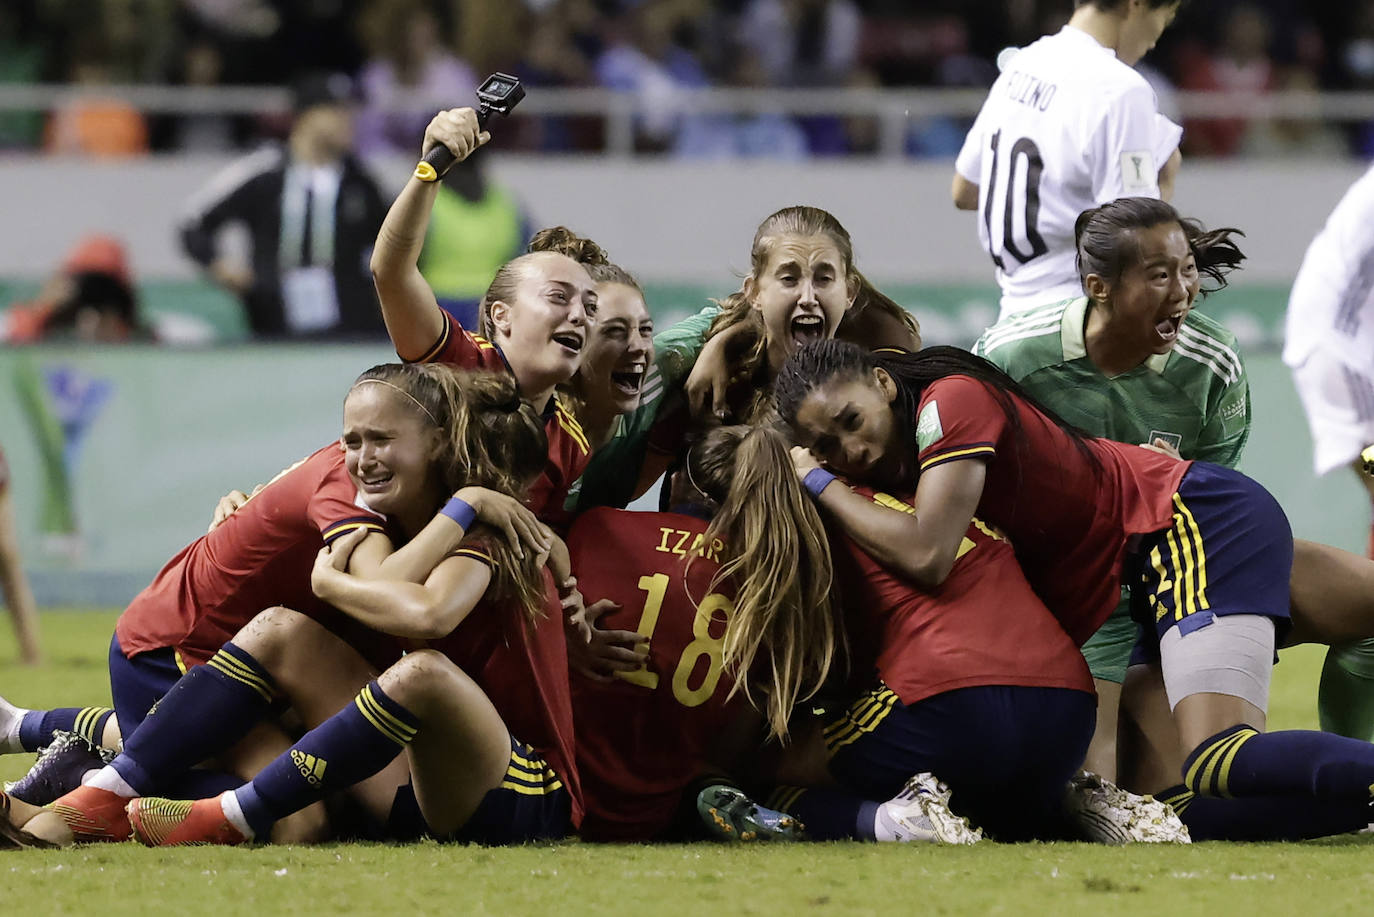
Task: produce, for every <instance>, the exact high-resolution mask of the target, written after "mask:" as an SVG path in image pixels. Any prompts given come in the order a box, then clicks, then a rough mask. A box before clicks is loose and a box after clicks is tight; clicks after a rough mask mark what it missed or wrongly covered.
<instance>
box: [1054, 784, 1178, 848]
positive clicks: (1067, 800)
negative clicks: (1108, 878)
mask: <svg viewBox="0 0 1374 917" xmlns="http://www.w3.org/2000/svg"><path fill="white" fill-rule="evenodd" d="M1064 810H1065V812H1066V814H1067V815H1068V816H1069V819H1070V821H1072V822H1073V824H1074V826H1075V827H1076V828H1077V829H1078V831H1079V832H1080V833H1081V834H1082V836H1083V839H1084V840H1088V841H1093V842H1094V843H1098V844H1191V843H1192V842H1193V841H1192V838H1191V837H1189V836H1188V827H1187V826H1186V825H1184V824H1183V822H1182V821H1180V820H1179V817H1178V816H1177V815H1175V814H1174V810H1173V809H1172V808H1171V807H1170V806H1169V805H1168V803H1163V802H1160V801H1159V800H1157V799H1155V798H1154V797H1153V796H1138V795H1136V794H1135V793H1131V792H1128V791H1126V790H1123V789H1121V787H1119V786H1117V785H1116V784H1114V783H1112V782H1111V781H1109V780H1104V779H1103V778H1101V777H1099V776H1097V775H1096V774H1090V773H1088V772H1086V771H1084V772H1083V773H1080V774H1079V775H1078V776H1076V777H1074V778H1073V779H1072V780H1070V781H1069V787H1068V790H1067V791H1066V792H1065V794H1064Z"/></svg>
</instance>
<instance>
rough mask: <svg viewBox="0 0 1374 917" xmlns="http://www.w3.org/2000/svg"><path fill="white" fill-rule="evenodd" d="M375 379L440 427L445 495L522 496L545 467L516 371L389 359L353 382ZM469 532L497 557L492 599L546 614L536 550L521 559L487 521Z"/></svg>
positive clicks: (539, 423) (543, 444)
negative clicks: (476, 491)
mask: <svg viewBox="0 0 1374 917" xmlns="http://www.w3.org/2000/svg"><path fill="white" fill-rule="evenodd" d="M369 382H380V383H383V384H385V385H387V386H390V387H391V388H395V389H399V390H400V391H401V393H402V394H404V395H406V396H408V398H409V401H408V402H407V403H410V404H412V406H413V407H414V408H415V409H416V413H417V414H419V415H420V416H421V417H422V419H423V420H425V421H426V422H427V423H429V424H432V425H433V426H436V427H438V429H439V432H440V434H441V436H442V437H443V439H442V442H443V446H442V448H441V451H440V454H439V456H438V458H437V459H436V462H435V468H434V471H435V473H436V474H437V475H438V477H439V479H440V481H441V482H442V484H443V487H444V490H445V491H446V492H447V493H450V494H451V493H454V492H455V491H457V490H459V489H461V488H463V487H485V488H487V489H488V490H494V491H497V492H499V493H503V494H506V495H508V496H511V497H514V498H516V499H517V500H519V499H523V498H524V496H525V493H526V491H528V490H529V487H530V485H531V484H532V483H534V480H535V479H536V478H537V477H538V476H539V475H540V474H541V473H542V472H543V470H544V466H545V464H546V462H547V461H548V449H549V446H548V438H547V435H546V434H545V432H544V419H543V418H542V417H540V416H539V412H538V411H536V410H535V409H534V407H533V406H532V405H530V404H528V403H527V402H525V401H522V400H521V399H520V390H519V388H518V387H517V385H516V382H515V377H514V376H512V375H511V374H510V373H492V372H481V371H473V370H460V369H455V368H454V367H452V366H447V365H444V364H441V363H424V364H417V363H383V364H381V365H380V366H374V367H372V368H371V369H369V370H367V371H366V372H364V373H363V374H362V375H361V376H359V377H358V379H357V381H355V382H354V383H353V387H354V388H356V387H358V386H359V385H364V384H367V383H369ZM350 391H351V389H350ZM435 511H436V512H437V511H438V507H435ZM469 538H471V539H473V540H480V541H481V542H482V544H483V546H484V547H485V548H486V549H487V550H488V552H489V553H490V554H491V556H492V559H493V560H494V561H496V569H495V571H493V574H492V587H491V589H492V595H493V597H494V598H498V599H506V600H511V601H515V602H518V603H519V604H520V606H521V607H522V608H523V609H524V611H525V612H526V614H527V615H529V616H530V618H531V619H537V618H538V617H540V616H542V614H543V610H544V578H543V572H542V571H541V570H540V569H539V568H538V567H536V566H534V564H533V561H534V556H533V553H532V552H529V551H527V552H525V557H524V558H523V559H521V558H519V557H517V556H516V555H515V553H514V551H513V550H512V549H511V547H510V544H509V542H507V541H506V539H505V537H504V535H501V534H499V533H496V532H493V531H491V530H490V529H486V528H485V527H478V526H474V528H473V530H472V531H469V532H468V537H467V538H465V539H464V541H467V540H468V539H469Z"/></svg>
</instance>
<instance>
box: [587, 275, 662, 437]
mask: <svg viewBox="0 0 1374 917" xmlns="http://www.w3.org/2000/svg"><path fill="white" fill-rule="evenodd" d="M587 272H588V273H589V274H591V277H592V280H593V281H594V282H595V283H596V322H595V323H594V325H593V326H592V328H591V330H590V332H589V333H588V336H587V346H586V349H585V351H584V352H583V355H582V366H581V368H580V369H578V371H577V375H576V376H574V377H573V379H572V382H571V383H570V385H569V390H570V391H571V392H572V394H573V396H574V398H575V400H576V402H577V411H576V413H577V417H578V419H579V421H581V423H582V429H583V431H584V432H585V433H586V435H587V442H588V443H589V444H590V445H591V449H592V452H593V454H595V452H596V451H597V450H598V449H600V448H601V447H602V446H604V445H605V444H606V443H607V442H609V441H610V439H611V437H612V436H613V435H614V434H615V432H616V430H617V429H619V425H620V423H621V418H622V417H625V416H626V415H631V414H633V413H634V411H635V409H636V408H638V407H639V402H640V396H641V395H642V394H643V391H644V381H645V377H646V375H647V373H648V371H649V366H650V365H652V363H653V361H654V319H653V316H652V315H650V314H649V307H648V306H647V305H646V304H645V302H644V290H643V289H642V288H641V287H640V285H639V282H638V281H637V280H635V278H634V277H633V276H632V275H631V274H630V272H629V271H627V270H625V269H624V268H622V267H620V266H618V265H615V264H610V263H608V262H607V263H601V264H595V263H593V264H588V265H587Z"/></svg>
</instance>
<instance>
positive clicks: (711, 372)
mask: <svg viewBox="0 0 1374 917" xmlns="http://www.w3.org/2000/svg"><path fill="white" fill-rule="evenodd" d="M743 328H744V325H743V324H740V325H736V326H735V327H734V328H729V329H726V330H725V331H722V332H721V333H720V334H717V335H715V336H714V337H712V338H711V339H710V340H708V341H707V342H706V343H705V344H704V345H703V346H702V348H701V353H700V354H698V355H697V359H696V362H695V363H694V364H692V371H691V373H689V374H688V376H687V382H686V384H685V385H684V386H683V389H684V390H685V391H686V392H687V405H688V407H689V408H690V409H691V412H692V416H693V417H694V418H696V419H697V420H698V421H701V422H704V423H712V422H714V423H724V422H725V418H726V417H728V416H729V414H730V404H729V402H727V401H726V393H727V392H728V391H729V389H730V365H729V361H728V360H727V359H726V357H727V355H726V346H727V345H728V344H729V342H730V339H731V338H732V337H733V336H734V335H735V334H737V333H738V331H737V329H743ZM708 411H709V412H710V413H709V414H708V413H707V412H708Z"/></svg>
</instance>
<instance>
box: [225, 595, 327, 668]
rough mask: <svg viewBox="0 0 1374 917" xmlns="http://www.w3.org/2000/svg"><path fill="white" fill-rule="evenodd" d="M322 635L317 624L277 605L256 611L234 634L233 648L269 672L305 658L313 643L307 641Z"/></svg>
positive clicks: (320, 628)
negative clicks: (254, 660) (256, 661)
mask: <svg viewBox="0 0 1374 917" xmlns="http://www.w3.org/2000/svg"><path fill="white" fill-rule="evenodd" d="M324 632H325V629H324V627H322V626H321V625H320V624H319V623H318V622H316V621H314V620H312V619H311V618H309V617H307V616H305V615H303V614H301V613H300V612H298V611H292V610H291V609H290V608H283V607H282V606H280V605H278V606H275V607H273V608H268V609H266V610H264V611H260V612H258V614H257V616H255V617H254V618H253V620H251V621H249V622H248V623H247V624H246V625H244V627H243V629H242V630H240V631H239V632H238V633H237V634H235V635H234V645H235V646H237V647H238V648H239V649H241V650H243V651H244V652H246V653H250V654H252V656H253V658H254V659H256V660H258V662H259V663H261V664H262V666H263V667H264V668H266V669H267V670H268V671H269V672H271V671H273V670H275V669H277V668H280V667H282V666H288V665H291V664H292V663H293V662H295V661H298V660H299V659H300V658H301V657H302V656H306V655H309V654H310V647H311V645H312V644H313V643H314V640H312V639H309V638H310V637H312V636H318V635H319V634H322V633H324Z"/></svg>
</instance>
